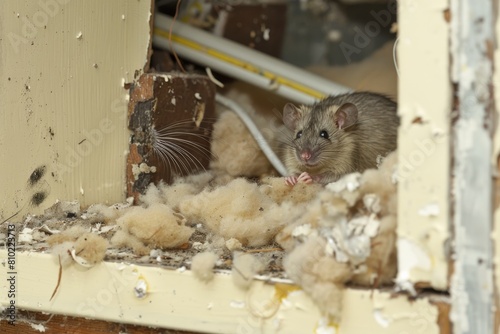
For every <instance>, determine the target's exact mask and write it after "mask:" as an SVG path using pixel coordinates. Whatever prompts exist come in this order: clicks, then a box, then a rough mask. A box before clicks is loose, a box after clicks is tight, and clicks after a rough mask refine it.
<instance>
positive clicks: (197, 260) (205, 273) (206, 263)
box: [191, 252, 219, 282]
mask: <svg viewBox="0 0 500 334" xmlns="http://www.w3.org/2000/svg"><path fill="white" fill-rule="evenodd" d="M218 259H219V256H217V254H215V253H213V252H203V253H199V254H196V255H195V256H194V257H193V262H192V264H191V271H192V272H193V274H194V275H195V276H196V277H197V278H198V279H199V280H200V281H203V282H209V281H211V280H212V278H214V266H215V262H216V261H217V260H218Z"/></svg>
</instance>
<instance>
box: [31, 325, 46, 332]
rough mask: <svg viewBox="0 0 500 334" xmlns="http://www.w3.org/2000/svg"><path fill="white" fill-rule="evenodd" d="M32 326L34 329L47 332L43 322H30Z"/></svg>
mask: <svg viewBox="0 0 500 334" xmlns="http://www.w3.org/2000/svg"><path fill="white" fill-rule="evenodd" d="M30 326H31V328H32V329H34V330H36V331H38V332H40V333H45V330H46V328H45V326H44V325H43V324H32V323H30Z"/></svg>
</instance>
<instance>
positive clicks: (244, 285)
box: [232, 253, 265, 290]
mask: <svg viewBox="0 0 500 334" xmlns="http://www.w3.org/2000/svg"><path fill="white" fill-rule="evenodd" d="M264 267H265V266H264V263H262V261H260V260H259V259H257V258H256V257H255V256H253V255H251V254H244V253H235V254H234V260H233V269H232V277H233V282H234V284H235V285H236V286H238V287H240V288H241V289H244V290H246V289H248V288H249V287H250V284H251V283H252V280H253V277H254V276H255V275H257V274H258V273H259V272H260V271H262V270H263V269H264Z"/></svg>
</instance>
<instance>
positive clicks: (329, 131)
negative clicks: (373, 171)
mask: <svg viewBox="0 0 500 334" xmlns="http://www.w3.org/2000/svg"><path fill="white" fill-rule="evenodd" d="M283 122H284V124H285V126H286V127H287V128H288V129H289V130H290V131H291V132H292V134H291V135H290V137H289V139H288V140H287V143H286V145H285V146H286V147H284V152H283V162H284V164H285V166H286V168H287V169H288V172H289V173H290V174H289V175H290V176H288V177H287V178H286V179H285V182H286V183H287V184H290V185H294V184H295V183H297V182H298V181H302V182H306V183H310V182H312V181H316V182H320V183H323V184H326V183H329V182H333V181H336V180H338V179H339V178H340V177H341V176H343V175H345V174H348V173H352V172H362V171H364V170H365V169H368V168H376V167H377V158H378V157H379V156H386V155H387V154H388V153H389V152H391V151H393V150H395V149H396V146H397V129H398V126H399V118H398V115H397V104H396V103H395V102H394V101H392V100H391V99H389V98H388V97H386V96H383V95H379V94H375V93H369V92H357V93H347V94H342V95H337V96H329V97H327V98H325V99H323V100H321V101H319V102H317V103H315V104H313V105H312V106H300V107H296V106H295V105H293V104H291V103H288V104H287V105H286V106H285V107H284V109H283Z"/></svg>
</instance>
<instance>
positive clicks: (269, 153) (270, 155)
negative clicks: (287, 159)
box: [215, 94, 288, 176]
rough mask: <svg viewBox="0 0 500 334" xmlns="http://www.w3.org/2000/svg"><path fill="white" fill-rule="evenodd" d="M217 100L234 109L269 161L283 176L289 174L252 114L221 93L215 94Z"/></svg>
mask: <svg viewBox="0 0 500 334" xmlns="http://www.w3.org/2000/svg"><path fill="white" fill-rule="evenodd" d="M215 100H216V101H217V102H218V103H220V104H222V105H223V106H225V107H226V108H229V109H231V110H232V111H234V112H235V113H236V115H238V116H239V117H240V119H241V120H242V121H243V123H244V124H245V125H246V127H247V128H248V130H249V131H250V133H251V134H252V136H253V137H254V138H255V140H256V141H257V144H258V145H259V147H260V148H261V150H262V152H264V154H265V155H266V157H267V159H268V160H269V162H270V163H271V164H272V165H273V166H274V168H276V170H277V171H278V173H280V174H281V175H282V176H287V175H288V172H287V170H286V168H285V166H284V165H283V163H282V162H281V160H280V159H279V158H278V157H277V156H276V154H275V153H274V151H273V150H272V149H271V147H270V146H269V144H268V142H267V141H266V138H264V136H263V135H262V133H261V132H260V130H259V128H257V126H256V125H255V123H254V122H253V120H252V119H251V118H250V116H248V113H247V112H246V111H245V110H244V109H243V108H242V107H241V106H240V105H239V104H237V103H236V102H234V101H232V100H230V99H228V98H226V97H224V96H222V95H220V94H216V95H215Z"/></svg>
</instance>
